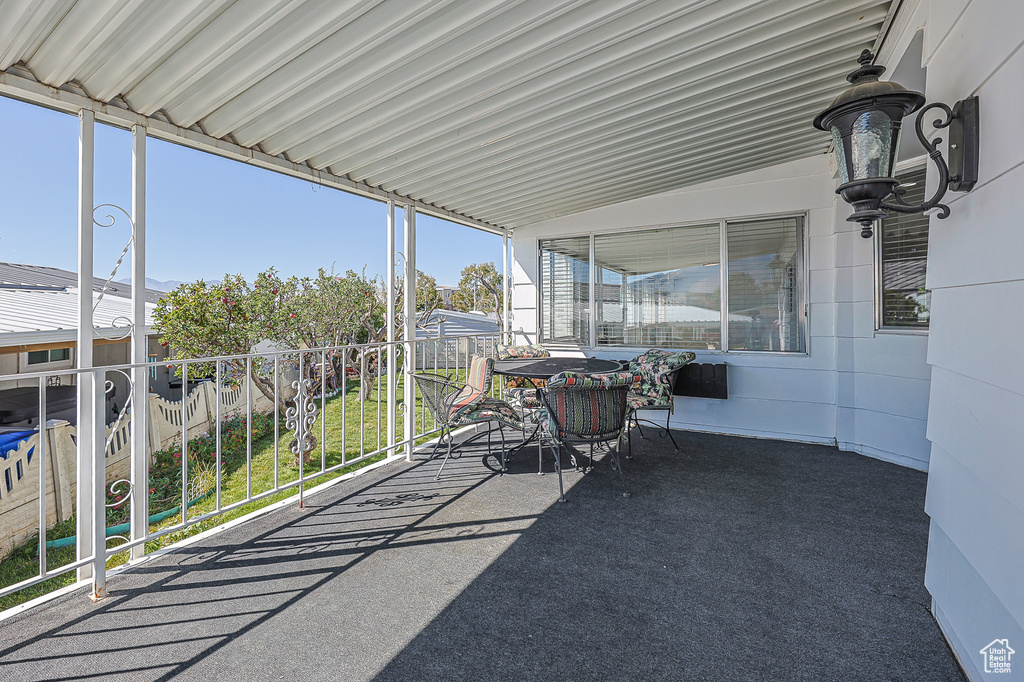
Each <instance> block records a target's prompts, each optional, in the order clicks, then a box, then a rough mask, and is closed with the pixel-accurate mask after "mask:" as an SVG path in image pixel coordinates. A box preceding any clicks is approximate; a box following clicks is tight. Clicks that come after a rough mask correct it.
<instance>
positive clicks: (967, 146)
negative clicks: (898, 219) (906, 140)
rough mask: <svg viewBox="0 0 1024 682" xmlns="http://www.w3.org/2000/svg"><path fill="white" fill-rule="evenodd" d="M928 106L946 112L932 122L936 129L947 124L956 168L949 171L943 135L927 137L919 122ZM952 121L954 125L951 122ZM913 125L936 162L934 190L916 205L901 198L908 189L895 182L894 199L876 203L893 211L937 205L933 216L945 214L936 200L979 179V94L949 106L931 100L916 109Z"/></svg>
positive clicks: (920, 210)
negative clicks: (942, 116) (927, 197)
mask: <svg viewBox="0 0 1024 682" xmlns="http://www.w3.org/2000/svg"><path fill="white" fill-rule="evenodd" d="M930 109H941V110H942V111H943V112H944V113H945V114H946V116H945V118H937V119H935V120H934V121H932V126H933V127H935V128H939V129H941V128H949V133H950V139H949V162H950V164H951V165H952V166H953V168H955V169H956V172H953V173H950V168H949V166H947V165H946V160H945V159H944V158H942V152H941V151H939V149H938V146H939V145H940V144H942V138H941V137H937V138H935V139H934V140H929V139H928V138H927V137H926V136H925V134H924V130H923V129H922V125H921V122H922V121H923V120H924V115H925V113H927V112H928V111H929V110H930ZM954 123H956V124H957V125H953V124H954ZM914 128H915V130H916V131H917V139H918V140H920V141H921V144H922V145H923V146H924V148H925V149H927V150H928V158H930V159H931V160H932V161H934V162H935V166H936V168H937V169H938V171H939V182H938V185H937V186H936V188H935V194H934V195H932V197H931V198H930V199H929V200H928V201H926V202H924V203H922V204H918V205H916V206H915V205H911V204H908V203H906V202H904V201H903V195H904V194H906V193H907V190H905V189H903V188H902V187H900V186H899V185H896V186H895V187H894V188H893V190H892V194H893V197H894V198H895V199H896V203H895V204H891V203H888V202H885V201H883V202H882V203H881V204H880V205H879V206H880V208H884V209H885V210H887V211H893V212H894V213H924V212H925V211H927V210H929V209H932V208H937V209H939V212H938V213H937V214H936V217H937V218H939V219H942V218H947V217H949V206H947V205H946V204H941V203H939V202H940V201H942V197H944V196H945V195H946V190H947V189H948V190H952V191H954V192H969V191H970V190H971V189H972V188H973V187H974V184H975V183H976V182H977V181H978V98H977V97H969V98H967V99H965V100H961V101H959V102H957V103H956V104H955V105H953V108H952V109H951V108H949V107H948V106H947V105H945V104H943V103H942V102H933V103H932V104H929V105H928V106H926V107H925V108H924V109H921V111H920V112H919V113H918V115H917V121H916V123H915V126H914Z"/></svg>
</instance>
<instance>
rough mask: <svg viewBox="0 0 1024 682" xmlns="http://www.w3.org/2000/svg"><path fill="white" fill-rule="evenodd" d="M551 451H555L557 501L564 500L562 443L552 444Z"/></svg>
mask: <svg viewBox="0 0 1024 682" xmlns="http://www.w3.org/2000/svg"><path fill="white" fill-rule="evenodd" d="M551 451H552V452H553V453H555V471H557V472H558V501H559V502H565V487H564V486H563V485H562V461H561V460H562V444H561V443H558V444H557V446H556V445H555V444H552V446H551Z"/></svg>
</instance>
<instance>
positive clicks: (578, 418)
mask: <svg viewBox="0 0 1024 682" xmlns="http://www.w3.org/2000/svg"><path fill="white" fill-rule="evenodd" d="M634 378H635V377H634V375H633V374H631V373H629V372H614V373H610V374H590V375H585V374H578V373H576V372H562V373H561V374H556V375H555V376H553V377H551V381H549V382H548V388H547V390H545V391H544V396H545V399H546V402H547V410H545V411H544V412H543V413H542V414H541V415H540V419H541V423H542V424H544V425H545V428H549V429H550V427H551V426H552V425H551V424H550V418H551V417H552V416H553V417H554V419H555V421H556V422H557V423H558V427H559V432H560V437H561V436H562V435H564V436H568V437H569V438H570V439H571V438H572V436H580V437H583V438H587V437H596V436H602V435H607V434H614V433H616V432H618V431H619V430H620V429H621V428H622V425H623V423H624V421H625V417H626V409H627V408H626V405H625V400H624V398H625V392H626V391H628V390H629V387H630V386H631V385H632V383H633V380H634ZM548 410H550V411H552V412H553V414H548Z"/></svg>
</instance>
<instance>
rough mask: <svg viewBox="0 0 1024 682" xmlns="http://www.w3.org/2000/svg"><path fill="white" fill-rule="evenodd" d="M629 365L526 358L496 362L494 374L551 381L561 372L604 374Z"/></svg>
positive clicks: (586, 360)
mask: <svg viewBox="0 0 1024 682" xmlns="http://www.w3.org/2000/svg"><path fill="white" fill-rule="evenodd" d="M627 364H628V363H624V362H619V361H618V360H604V359H602V358H526V359H517V360H495V361H494V373H495V374H503V375H505V376H511V377H525V378H527V379H550V378H551V377H553V376H555V375H556V374H558V373H560V372H580V373H581V374H604V373H606V372H618V371H619V370H621V369H622V368H623V367H625V366H626V365H627Z"/></svg>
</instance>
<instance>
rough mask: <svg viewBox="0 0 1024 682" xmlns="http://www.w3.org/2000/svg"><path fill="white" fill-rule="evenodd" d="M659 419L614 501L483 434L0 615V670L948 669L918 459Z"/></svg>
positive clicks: (461, 673) (41, 674)
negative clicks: (676, 425)
mask: <svg viewBox="0 0 1024 682" xmlns="http://www.w3.org/2000/svg"><path fill="white" fill-rule="evenodd" d="M649 435H652V434H649ZM675 435H676V439H677V441H678V442H679V445H680V449H681V451H680V452H675V451H674V450H673V449H672V447H671V444H669V443H668V441H667V440H665V439H660V438H657V437H656V436H653V435H652V438H651V440H647V441H643V440H639V439H638V440H636V441H635V446H634V447H635V457H634V459H633V460H632V461H631V462H628V463H627V469H626V474H627V480H628V482H629V485H630V489H631V491H632V493H633V496H632V497H631V498H628V499H627V498H623V497H622V495H621V489H620V487H619V482H618V480H617V478H616V476H615V475H614V473H613V472H612V471H610V470H609V468H608V466H607V464H606V463H605V462H601V461H599V462H598V466H597V467H596V469H595V470H594V471H593V472H591V473H590V474H588V475H586V476H582V475H580V474H578V473H576V472H572V471H570V472H567V475H566V483H567V486H568V489H567V497H568V502H567V503H565V504H560V503H558V502H557V498H558V480H557V477H556V476H555V475H554V474H553V473H548V474H546V475H545V476H542V477H540V476H537V474H536V466H537V460H536V450H535V449H531V450H529V451H528V452H526V453H524V455H523V456H520V457H519V458H518V459H517V460H515V461H514V462H513V463H512V465H511V467H510V471H509V472H508V473H507V474H505V475H504V476H500V477H499V476H498V475H497V473H496V472H495V471H493V467H494V466H495V464H494V460H493V458H486V459H485V458H484V456H483V455H484V450H485V448H486V438H485V437H483V436H482V435H480V436H478V437H476V438H475V439H474V440H472V441H471V442H470V443H468V444H467V445H466V446H465V448H464V451H465V453H466V454H465V456H463V457H462V458H460V459H458V460H453V461H452V462H450V463H449V464H448V466H447V467H446V468H445V474H444V476H443V478H442V479H441V480H440V481H437V482H435V481H434V480H433V476H434V473H435V472H436V470H437V463H436V462H430V463H425V462H423V461H417V462H415V463H413V464H406V463H404V462H403V463H397V464H392V465H388V466H385V467H381V468H380V469H378V470H376V471H374V472H371V473H368V474H366V475H364V476H359V477H356V478H355V479H353V480H350V481H347V482H344V483H341V484H339V485H336V486H334V487H333V488H330V489H328V490H326V491H324V492H321V493H319V494H317V495H315V496H312V497H310V498H308V501H307V507H306V508H305V509H302V510H300V509H297V508H295V507H288V508H286V509H282V510H279V511H277V512H274V513H272V514H268V515H266V516H264V517H261V518H259V519H256V520H253V521H251V522H249V523H246V524H243V525H240V526H237V527H235V528H232V529H229V530H226V531H224V532H221V533H219V534H216V535H214V536H211V537H209V538H206V539H205V540H203V541H201V542H198V543H195V544H193V545H190V546H188V547H186V548H183V549H181V550H180V551H177V552H174V553H171V554H167V555H165V556H162V557H159V558H157V559H154V560H152V561H150V562H148V563H145V564H144V565H142V566H139V567H137V568H136V569H134V570H131V571H129V572H126V573H123V574H120V575H118V576H115V577H112V578H111V580H110V582H109V591H110V595H111V596H110V597H109V598H108V599H106V600H104V601H102V602H101V603H99V604H93V603H91V602H90V601H89V600H88V599H87V598H86V597H85V596H84V594H83V593H81V592H78V593H75V594H71V595H65V596H63V597H60V598H58V599H56V600H54V601H52V602H49V603H48V604H46V605H44V606H42V607H40V608H37V609H35V610H33V611H30V612H28V613H25V614H22V615H19V616H16V617H14V618H12V619H8V620H7V621H5V622H3V623H0V679H2V680H53V679H62V680H70V679H104V680H106V679H130V680H149V679H172V678H173V679H183V680H192V679H195V680H207V681H209V680H271V679H289V680H290V679H301V680H403V681H413V680H474V681H477V680H517V681H519V680H782V679H785V680H932V681H940V680H962V679H963V677H962V676H961V673H960V671H959V668H958V667H957V665H956V663H955V661H954V659H953V656H952V654H951V653H950V652H949V650H948V649H947V647H946V645H945V643H944V641H943V639H942V637H941V635H940V633H939V630H938V627H937V626H936V624H935V622H934V620H933V619H932V617H931V615H930V614H929V611H928V605H929V595H928V593H927V591H926V590H925V588H924V586H923V580H924V565H925V550H926V543H927V533H928V519H927V517H926V516H925V514H924V512H923V508H924V496H925V482H926V476H925V474H923V473H920V472H917V471H912V470H909V469H905V468H902V467H899V466H895V465H892V464H887V463H884V462H880V461H877V460H873V459H869V458H867V457H862V456H859V455H855V454H850V453H843V452H839V451H837V450H836V449H834V448H829V447H824V446H815V445H801V444H795V443H785V442H778V441H766V440H753V439H744V438H732V437H724V436H712V435H704V434H693V433H679V432H676V434H675ZM545 468H546V469H547V470H548V471H550V469H551V461H550V457H549V456H548V457H546V460H545Z"/></svg>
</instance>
